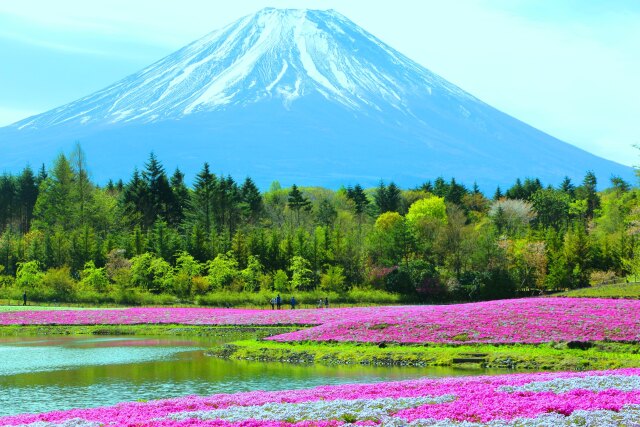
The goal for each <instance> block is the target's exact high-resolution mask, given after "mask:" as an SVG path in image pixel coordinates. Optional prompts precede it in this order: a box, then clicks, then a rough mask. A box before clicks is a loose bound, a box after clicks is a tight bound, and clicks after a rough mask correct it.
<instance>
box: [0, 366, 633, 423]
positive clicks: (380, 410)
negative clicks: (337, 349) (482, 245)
mask: <svg viewBox="0 0 640 427" xmlns="http://www.w3.org/2000/svg"><path fill="white" fill-rule="evenodd" d="M639 422H640V369H623V370H616V371H600V372H597V371H596V372H586V373H584V372H583V373H575V372H574V373H542V374H512V375H501V376H494V377H490V376H484V377H466V378H446V379H421V380H413V381H404V382H390V383H379V384H367V385H341V386H322V387H317V388H313V389H307V390H294V391H284V392H261V391H256V392H250V393H238V394H230V395H224V394H219V395H213V396H209V397H198V396H188V397H184V398H178V399H168V400H159V401H151V402H145V403H141V402H136V403H122V404H119V405H116V406H113V407H106V408H94V409H75V410H70V411H58V412H50V413H45V414H38V415H18V416H10V417H3V418H0V426H8V425H33V427H54V426H77V427H84V426H92V427H93V426H98V425H105V426H110V425H112V426H118V425H158V426H199V425H203V426H204V425H207V426H230V425H243V426H291V425H296V426H338V425H343V424H353V423H355V424H358V425H367V426H373V425H385V426H406V425H409V426H455V425H462V426H465V427H472V426H480V425H489V426H503V427H504V426H540V425H549V426H551V425H553V426H561V425H567V426H569V425H576V426H577V425H607V426H631V425H637V423H639Z"/></svg>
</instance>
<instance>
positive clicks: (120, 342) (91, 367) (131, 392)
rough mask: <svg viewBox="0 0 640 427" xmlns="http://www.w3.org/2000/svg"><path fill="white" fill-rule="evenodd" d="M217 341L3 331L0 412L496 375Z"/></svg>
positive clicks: (0, 348)
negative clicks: (254, 355)
mask: <svg viewBox="0 0 640 427" xmlns="http://www.w3.org/2000/svg"><path fill="white" fill-rule="evenodd" d="M220 342H221V341H220V340H213V339H207V338H199V337H196V338H191V337H188V338H184V337H166V336H163V337H140V336H132V337H122V336H119V337H92V336H91V337H90V336H87V337H82V336H74V337H44V338H42V337H11V338H8V337H2V338H0V415H13V414H19V413H35V412H46V411H53V410H59V409H70V408H79V407H96V406H106V405H113V404H115V403H118V402H122V401H136V400H151V399H159V398H168V397H177V396H184V395H189V394H198V395H209V394H215V393H233V392H239V391H251V390H283V389H296V388H308V387H313V386H317V385H325V384H340V383H356V382H360V383H362V382H376V381H393V380H403V379H410V378H417V377H423V376H432V377H440V376H455V375H470V374H481V373H489V374H491V373H499V372H503V371H498V370H469V369H454V368H433V367H432V368H415V367H368V366H335V367H328V366H321V365H314V366H302V365H290V364H282V363H260V362H242V361H229V360H220V359H216V358H212V357H209V356H207V355H206V354H205V352H206V349H208V348H210V347H211V346H213V345H215V344H218V343H220Z"/></svg>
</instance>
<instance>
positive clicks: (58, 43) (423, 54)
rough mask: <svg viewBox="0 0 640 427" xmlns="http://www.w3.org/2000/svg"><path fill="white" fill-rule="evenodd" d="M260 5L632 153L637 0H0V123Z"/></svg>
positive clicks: (103, 82) (628, 157) (107, 79)
mask: <svg viewBox="0 0 640 427" xmlns="http://www.w3.org/2000/svg"><path fill="white" fill-rule="evenodd" d="M230 3H231V4H230ZM267 6H272V7H292V8H314V9H328V8H333V9H336V10H337V11H339V12H340V13H342V14H344V15H346V16H347V17H348V18H350V19H351V20H353V21H354V22H356V23H357V24H359V25H361V26H362V27H364V28H365V29H366V30H368V31H370V32H371V33H373V34H374V35H376V36H378V37H379V38H381V39H382V40H384V41H385V42H387V43H388V44H390V45H391V46H393V47H394V48H396V49H397V50H399V51H401V52H402V53H404V54H406V55H407V56H409V57H410V58H412V59H414V60H416V61H417V62H419V63H420V64H422V65H423V66H425V67H427V68H429V69H430V70H432V71H434V72H436V73H438V74H440V75H441V76H442V77H444V78H445V79H447V80H449V81H451V82H452V83H455V84H457V85H458V86H460V87H462V88H463V89H465V90H467V91H469V92H470V93H472V94H473V95H475V96H477V97H479V98H480V99H482V100H484V101H486V102H487V103H489V104H491V105H493V106H495V107H497V108H499V109H501V110H503V111H505V112H506V113H509V114H511V115H513V116H515V117H517V118H519V119H521V120H523V121H525V122H527V123H529V124H531V125H533V126H535V127H537V128H539V129H541V130H543V131H546V132H548V133H550V134H552V135H554V136H556V137H558V138H560V139H563V140H565V141H567V142H570V143H572V144H574V145H577V146H579V147H582V148H584V149H587V150H589V151H591V152H593V153H595V154H598V155H601V156H603V157H606V158H609V159H612V160H616V161H618V162H621V163H624V164H628V165H634V164H637V163H639V162H638V161H637V159H638V155H637V150H635V149H633V148H632V145H633V144H640V102H638V100H639V99H640V53H639V52H640V1H637V0H628V1H626V0H610V1H606V0H605V1H598V0H456V1H445V0H441V1H431V0H393V1H376V0H306V1H302V0H271V1H270V0H235V1H233V2H222V1H215V2H214V1H207V0H180V1H166V0H165V1H163V0H136V1H131V0H109V1H102V2H95V1H86V0H81V1H80V0H56V1H47V0H40V1H37V0H0V58H1V59H0V126H4V125H7V124H10V123H12V122H14V121H17V120H19V119H22V118H25V117H27V116H29V115H33V114H37V113H40V112H44V111H46V110H48V109H51V108H53V107H57V106H59V105H61V104H64V103H66V102H70V101H73V100H75V99H77V98H79V97H81V96H84V95H87V94H89V93H91V92H93V91H95V90H98V89H101V88H102V87H104V86H107V85H108V84H110V83H113V82H114V81H116V80H118V79H120V78H122V77H124V76H126V75H128V74H130V73H132V72H135V71H137V70H139V69H140V68H142V67H144V66H146V65H148V64H150V63H151V62H154V61H156V60H157V59H160V58H161V57H163V56H165V55H167V54H169V53H171V52H172V51H174V50H175V49H177V48H179V47H181V46H183V45H184V44H187V43H189V42H191V41H193V40H194V39H196V38H198V37H201V36H202V35H204V34H206V33H208V32H210V31H212V30H214V29H216V28H219V27H221V26H223V25H225V24H227V23H229V22H231V21H233V20H235V19H237V18H239V17H241V16H243V15H247V14H250V13H253V12H255V11H256V10H258V9H261V8H263V7H267Z"/></svg>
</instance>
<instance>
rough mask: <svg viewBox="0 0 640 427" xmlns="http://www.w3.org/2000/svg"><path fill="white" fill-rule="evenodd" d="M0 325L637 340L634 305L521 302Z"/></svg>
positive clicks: (49, 316) (392, 338) (126, 314)
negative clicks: (288, 327)
mask: <svg viewBox="0 0 640 427" xmlns="http://www.w3.org/2000/svg"><path fill="white" fill-rule="evenodd" d="M0 324H2V325H13V324H18V325H39V324H58V325H100V324H109V325H117V324H122V325H131V324H187V325H310V326H314V327H311V328H308V329H303V330H300V331H296V332H291V333H287V334H282V335H278V336H275V337H271V338H270V339H272V340H275V341H344V342H349V341H353V342H374V343H375V342H399V343H448V344H456V343H458V344H459V343H462V342H466V343H541V342H551V341H602V340H611V341H635V340H638V339H640V301H637V300H611V299H582V298H527V299H516V300H501V301H490V302H481V303H470V304H458V305H440V306H398V307H366V308H362V307H357V308H335V309H306V310H299V309H298V310H288V309H287V310H244V309H209V308H129V309H124V310H73V311H71V310H69V311H29V312H27V311H13V312H5V313H0Z"/></svg>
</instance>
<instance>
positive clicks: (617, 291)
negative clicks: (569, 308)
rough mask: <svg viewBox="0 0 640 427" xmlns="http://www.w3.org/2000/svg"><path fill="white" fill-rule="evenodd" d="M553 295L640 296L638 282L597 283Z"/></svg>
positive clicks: (639, 284) (633, 297) (630, 297)
mask: <svg viewBox="0 0 640 427" xmlns="http://www.w3.org/2000/svg"><path fill="white" fill-rule="evenodd" d="M554 296H564V297H582V298H629V299H638V298H640V283H614V284H610V285H597V286H591V287H588V288H581V289H573V290H571V291H567V292H562V293H559V294H555V295H554Z"/></svg>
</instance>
